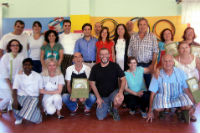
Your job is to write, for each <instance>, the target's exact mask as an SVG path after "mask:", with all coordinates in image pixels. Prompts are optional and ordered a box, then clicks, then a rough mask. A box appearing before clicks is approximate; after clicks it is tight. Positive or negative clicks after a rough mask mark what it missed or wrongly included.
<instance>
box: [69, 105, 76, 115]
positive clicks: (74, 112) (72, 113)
mask: <svg viewBox="0 0 200 133" xmlns="http://www.w3.org/2000/svg"><path fill="white" fill-rule="evenodd" d="M77 110H78V104H77V106H76V109H75V110H74V111H72V112H71V113H70V116H75V115H76V114H77V112H76V111H77Z"/></svg>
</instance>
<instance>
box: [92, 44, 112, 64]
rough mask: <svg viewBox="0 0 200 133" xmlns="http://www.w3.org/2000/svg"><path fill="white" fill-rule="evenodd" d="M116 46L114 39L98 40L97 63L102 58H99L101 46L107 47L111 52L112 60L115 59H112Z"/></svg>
mask: <svg viewBox="0 0 200 133" xmlns="http://www.w3.org/2000/svg"><path fill="white" fill-rule="evenodd" d="M113 46H114V42H113V41H109V42H108V41H105V42H103V41H97V42H96V48H97V60H96V63H100V62H101V60H100V58H99V52H100V49H101V48H107V49H108V51H109V53H110V59H109V60H110V61H113V59H112V47H113Z"/></svg>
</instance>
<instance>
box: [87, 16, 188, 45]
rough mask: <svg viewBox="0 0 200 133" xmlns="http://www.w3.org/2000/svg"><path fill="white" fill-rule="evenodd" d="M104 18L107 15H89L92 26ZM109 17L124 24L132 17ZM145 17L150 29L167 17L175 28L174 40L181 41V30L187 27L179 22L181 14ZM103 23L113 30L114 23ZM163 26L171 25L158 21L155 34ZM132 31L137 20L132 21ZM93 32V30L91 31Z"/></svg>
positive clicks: (136, 29) (135, 29)
mask: <svg viewBox="0 0 200 133" xmlns="http://www.w3.org/2000/svg"><path fill="white" fill-rule="evenodd" d="M105 18H107V17H90V20H91V24H92V25H93V26H94V24H95V23H96V22H100V21H102V20H103V19H105ZM109 18H111V19H114V20H115V21H117V22H118V23H124V24H125V23H126V22H127V21H129V20H130V19H132V18H134V17H109ZM146 18H147V20H148V21H149V25H150V31H152V28H153V25H154V24H155V23H156V22H157V21H158V20H160V19H167V20H169V21H171V22H172V23H173V24H174V26H175V29H176V30H175V36H174V41H181V40H182V35H183V31H184V29H185V28H186V27H187V25H185V24H181V16H163V17H146ZM104 24H105V25H106V26H108V27H109V29H110V30H113V26H114V25H113V23H112V22H111V21H107V22H105V23H104ZM165 28H171V27H170V25H169V24H168V23H166V22H161V23H159V24H158V25H157V26H156V31H157V34H158V35H159V34H160V32H161V31H162V30H163V29H165ZM134 31H135V32H137V31H138V28H137V22H136V23H134ZM93 34H94V31H93ZM111 35H112V33H111Z"/></svg>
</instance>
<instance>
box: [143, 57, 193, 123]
mask: <svg viewBox="0 0 200 133" xmlns="http://www.w3.org/2000/svg"><path fill="white" fill-rule="evenodd" d="M149 90H150V91H151V96H150V104H149V112H148V118H147V121H150V122H152V118H153V116H154V115H153V111H155V114H159V113H160V112H161V111H164V109H170V108H177V107H179V108H180V109H181V110H180V113H179V115H178V117H181V118H184V120H185V122H187V123H189V122H190V115H189V110H190V109H191V107H192V105H193V103H194V98H193V97H192V95H191V93H190V91H189V90H188V85H187V83H186V74H185V73H184V72H183V71H182V70H180V69H178V68H176V67H174V60H173V57H172V56H171V55H164V56H163V57H162V69H161V70H160V74H159V76H158V79H156V78H155V77H153V78H152V81H151V84H150V87H149Z"/></svg>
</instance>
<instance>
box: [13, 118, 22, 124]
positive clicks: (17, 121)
mask: <svg viewBox="0 0 200 133" xmlns="http://www.w3.org/2000/svg"><path fill="white" fill-rule="evenodd" d="M22 120H23V119H19V120H16V121H15V125H20V124H22Z"/></svg>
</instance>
